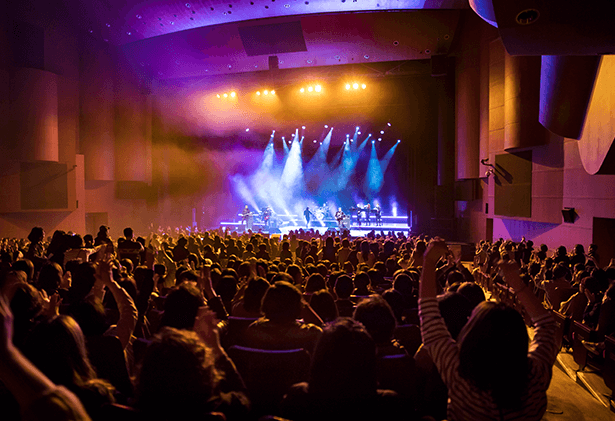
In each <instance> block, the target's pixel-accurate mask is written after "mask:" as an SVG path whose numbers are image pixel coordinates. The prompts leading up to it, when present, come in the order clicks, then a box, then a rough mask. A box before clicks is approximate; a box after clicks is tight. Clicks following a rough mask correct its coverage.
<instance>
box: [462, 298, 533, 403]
mask: <svg viewBox="0 0 615 421" xmlns="http://www.w3.org/2000/svg"><path fill="white" fill-rule="evenodd" d="M458 343H459V374H460V375H461V377H463V378H464V379H466V380H468V381H469V382H471V383H473V384H474V385H475V386H476V387H477V388H479V389H481V390H483V391H486V392H490V393H491V395H492V396H493V399H494V400H495V402H496V403H497V404H498V406H501V407H503V408H514V407H516V406H518V405H519V404H520V403H521V396H522V394H523V392H524V391H525V387H526V386H527V381H528V361H527V352H528V334H527V328H526V326H525V323H524V322H523V318H522V317H521V315H520V314H519V313H518V312H517V311H516V310H515V309H513V308H511V307H508V306H506V305H504V304H501V303H494V302H489V301H483V302H482V303H480V304H479V305H478V306H477V307H476V308H475V309H474V311H473V312H472V316H471V317H470V320H468V323H467V324H466V325H465V326H464V328H463V329H462V330H461V333H460V334H459V339H458ZM502 361H505V362H506V363H505V364H502Z"/></svg>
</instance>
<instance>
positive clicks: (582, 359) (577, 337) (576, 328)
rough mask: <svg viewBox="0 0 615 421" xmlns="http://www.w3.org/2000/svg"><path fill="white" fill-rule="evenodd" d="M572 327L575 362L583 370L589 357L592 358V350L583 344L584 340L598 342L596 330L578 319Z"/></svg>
mask: <svg viewBox="0 0 615 421" xmlns="http://www.w3.org/2000/svg"><path fill="white" fill-rule="evenodd" d="M570 329H571V336H572V356H573V358H574V362H575V363H577V364H578V365H579V370H583V369H585V367H586V366H587V363H588V361H589V358H591V355H590V352H589V351H588V350H587V348H586V347H585V346H584V345H583V342H596V331H595V330H593V329H590V328H589V327H588V326H586V325H584V324H583V323H579V322H576V321H573V322H572V326H571V328H570Z"/></svg>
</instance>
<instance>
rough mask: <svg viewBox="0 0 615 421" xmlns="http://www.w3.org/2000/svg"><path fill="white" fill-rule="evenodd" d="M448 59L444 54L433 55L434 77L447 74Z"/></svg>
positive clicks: (432, 69)
mask: <svg viewBox="0 0 615 421" xmlns="http://www.w3.org/2000/svg"><path fill="white" fill-rule="evenodd" d="M447 61H448V60H447V57H446V56H445V55H444V54H437V55H433V56H431V75H432V76H434V77H437V76H446V73H447V70H446V67H447Z"/></svg>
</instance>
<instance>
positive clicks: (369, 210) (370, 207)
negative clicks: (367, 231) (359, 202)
mask: <svg viewBox="0 0 615 421" xmlns="http://www.w3.org/2000/svg"><path fill="white" fill-rule="evenodd" d="M371 212H372V205H370V204H369V203H368V204H367V206H366V207H365V225H369V214H370V213H371Z"/></svg>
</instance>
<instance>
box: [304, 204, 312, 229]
mask: <svg viewBox="0 0 615 421" xmlns="http://www.w3.org/2000/svg"><path fill="white" fill-rule="evenodd" d="M303 216H305V224H306V227H308V228H309V227H310V217H311V216H314V214H313V213H312V212H311V211H310V207H309V206H307V207H306V208H305V210H304V211H303Z"/></svg>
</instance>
